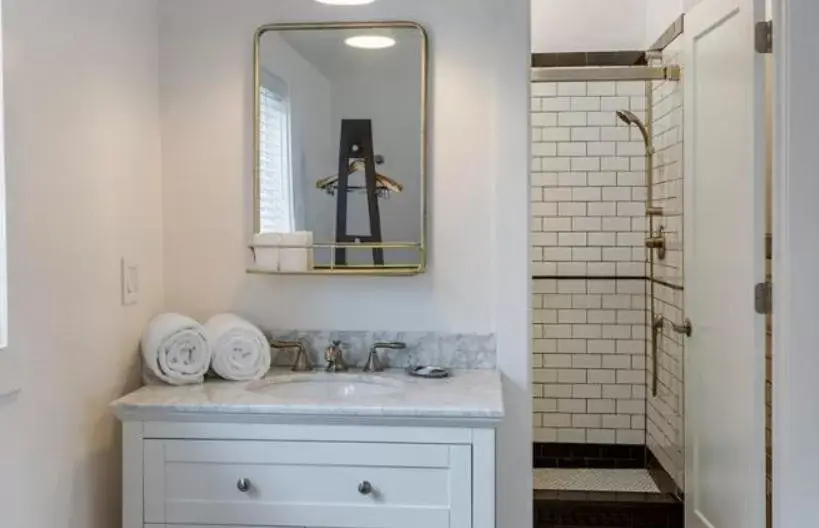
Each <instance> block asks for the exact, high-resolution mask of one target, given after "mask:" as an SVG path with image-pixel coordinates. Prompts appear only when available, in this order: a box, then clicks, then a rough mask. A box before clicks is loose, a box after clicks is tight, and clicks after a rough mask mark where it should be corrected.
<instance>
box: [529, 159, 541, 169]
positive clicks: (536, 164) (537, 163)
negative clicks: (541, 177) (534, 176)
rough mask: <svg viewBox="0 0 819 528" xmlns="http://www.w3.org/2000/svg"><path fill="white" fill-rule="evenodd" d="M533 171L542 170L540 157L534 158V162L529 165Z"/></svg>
mask: <svg viewBox="0 0 819 528" xmlns="http://www.w3.org/2000/svg"><path fill="white" fill-rule="evenodd" d="M529 167H530V168H531V170H532V172H539V171H540V170H541V164H540V158H532V163H531V164H530V165H529Z"/></svg>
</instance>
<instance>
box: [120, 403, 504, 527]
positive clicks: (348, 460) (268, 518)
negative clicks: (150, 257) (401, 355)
mask: <svg viewBox="0 0 819 528" xmlns="http://www.w3.org/2000/svg"><path fill="white" fill-rule="evenodd" d="M422 388H423V387H422ZM151 390H154V391H155V393H151V392H150V391H151ZM197 390H199V391H200V393H196V392H195V391H197ZM202 390H203V389H191V388H181V389H174V388H162V389H148V388H146V389H142V392H141V393H135V395H129V396H127V397H126V398H123V400H120V401H119V402H117V403H115V404H114V407H115V408H116V412H117V414H118V416H119V417H120V419H121V420H122V422H123V464H124V469H123V478H124V482H123V528H228V527H230V528H235V527H237V526H238V527H245V528H495V429H494V427H495V426H496V425H497V424H498V423H499V421H500V419H501V418H502V401H501V400H500V396H498V398H499V399H498V403H497V405H494V404H493V405H494V406H493V407H492V408H491V409H489V410H485V412H484V414H483V415H479V414H477V407H476V408H475V409H472V410H471V411H470V410H467V411H465V412H466V414H465V415H464V416H456V415H455V414H454V412H455V410H454V409H453V407H452V405H453V404H452V401H451V400H450V402H448V403H449V404H450V407H449V408H446V407H444V408H442V409H435V408H434V407H433V406H432V405H430V406H429V407H427V408H426V410H424V409H421V410H418V409H412V410H411V412H412V413H413V415H412V416H407V415H406V414H407V412H408V411H407V410H406V409H404V410H403V411H399V410H395V411H394V412H392V411H389V410H388V409H384V408H379V410H378V412H379V413H380V415H378V416H376V415H375V413H373V414H367V413H366V409H365V408H360V407H359V408H356V409H355V412H352V411H350V412H349V413H347V415H345V412H346V411H345V409H343V408H340V407H336V408H333V409H326V411H325V412H326V414H320V408H319V407H317V408H314V409H312V410H310V412H309V413H305V412H304V411H305V410H304V409H302V410H301V412H299V413H293V412H290V413H289V414H288V413H287V412H286V409H288V408H286V407H282V408H281V409H277V407H276V406H275V405H271V406H267V407H259V408H254V405H252V403H253V402H251V403H248V402H246V401H245V402H243V403H242V404H237V406H236V407H232V406H230V405H227V404H218V403H217V404H213V400H218V394H216V392H214V391H212V390H211V391H210V392H207V394H206V395H207V399H208V400H210V402H209V403H205V402H204V401H202V400H201V398H200V400H197V401H194V399H195V398H194V396H197V397H198V396H201V392H202ZM204 390H206V391H207V390H208V389H204ZM159 392H161V394H159V396H157V395H156V393H159ZM428 392H429V391H427V393H428ZM498 394H499V389H498ZM186 395H188V396H190V397H191V402H190V403H189V404H184V402H182V400H184V399H185V398H186V397H187V396H186ZM233 398H236V396H233ZM163 399H164V400H167V401H168V402H169V403H167V408H164V407H163V405H164V404H163V403H162V402H161V401H160V400H163ZM180 402H182V403H180ZM484 403H485V402H484ZM481 404H482V402H477V405H481ZM185 405H187V406H185ZM441 405H444V404H441ZM291 407H292V406H291ZM278 410H282V412H277V411H278ZM290 410H291V411H292V408H290ZM398 412H403V413H404V414H405V416H395V414H397V413H398ZM470 413H471V414H470ZM432 414H437V416H433V415H432Z"/></svg>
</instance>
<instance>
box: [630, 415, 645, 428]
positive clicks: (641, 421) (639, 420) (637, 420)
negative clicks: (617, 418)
mask: <svg viewBox="0 0 819 528" xmlns="http://www.w3.org/2000/svg"><path fill="white" fill-rule="evenodd" d="M631 428H632V429H645V428H646V417H645V416H632V417H631Z"/></svg>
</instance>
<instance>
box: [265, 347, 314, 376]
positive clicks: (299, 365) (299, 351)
mask: <svg viewBox="0 0 819 528" xmlns="http://www.w3.org/2000/svg"><path fill="white" fill-rule="evenodd" d="M270 346H272V347H273V348H277V349H288V348H289V349H293V348H295V349H296V359H295V361H293V366H291V367H290V370H292V371H293V372H310V371H312V370H313V362H312V361H310V356H309V355H308V354H307V348H306V347H305V346H304V343H302V342H301V341H271V342H270Z"/></svg>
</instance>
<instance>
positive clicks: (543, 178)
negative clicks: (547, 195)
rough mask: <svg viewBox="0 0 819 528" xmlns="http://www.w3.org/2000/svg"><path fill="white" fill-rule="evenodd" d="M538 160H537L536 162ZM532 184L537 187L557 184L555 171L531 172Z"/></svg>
mask: <svg viewBox="0 0 819 528" xmlns="http://www.w3.org/2000/svg"><path fill="white" fill-rule="evenodd" d="M539 162H540V160H538V163H539ZM532 185H535V186H537V187H554V186H555V185H557V173H556V172H536V173H534V174H532Z"/></svg>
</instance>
